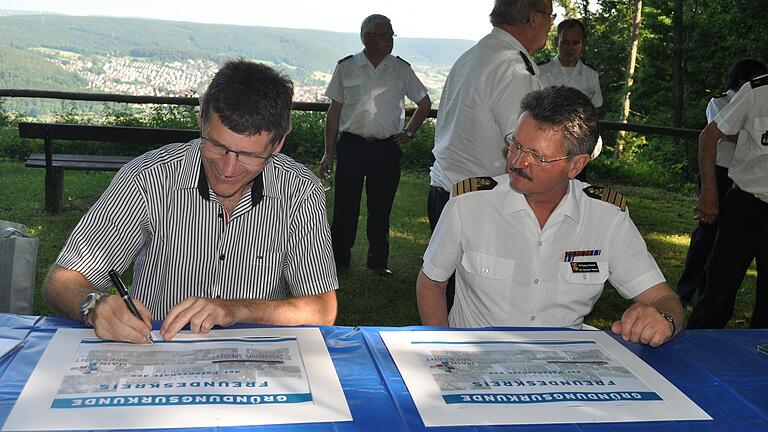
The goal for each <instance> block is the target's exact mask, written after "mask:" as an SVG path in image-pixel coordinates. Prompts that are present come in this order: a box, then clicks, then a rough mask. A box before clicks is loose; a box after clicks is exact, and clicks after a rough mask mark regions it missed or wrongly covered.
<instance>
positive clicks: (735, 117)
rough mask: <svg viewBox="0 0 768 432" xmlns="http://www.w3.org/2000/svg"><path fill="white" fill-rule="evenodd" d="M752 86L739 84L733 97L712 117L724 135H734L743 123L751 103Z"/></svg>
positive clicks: (750, 109)
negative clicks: (739, 87) (739, 86)
mask: <svg viewBox="0 0 768 432" xmlns="http://www.w3.org/2000/svg"><path fill="white" fill-rule="evenodd" d="M753 101H754V99H753V97H752V86H751V85H749V84H745V85H743V86H741V89H739V91H738V92H736V94H735V95H734V96H733V99H731V101H730V102H729V103H728V105H726V106H725V108H723V109H722V110H721V111H720V112H719V113H717V115H716V116H715V118H714V122H715V123H717V128H718V129H720V131H721V132H722V133H724V134H726V135H736V134H737V133H738V132H739V131H740V130H741V129H742V126H743V125H744V121H745V120H746V118H747V116H748V115H749V113H750V112H751V111H752V104H753Z"/></svg>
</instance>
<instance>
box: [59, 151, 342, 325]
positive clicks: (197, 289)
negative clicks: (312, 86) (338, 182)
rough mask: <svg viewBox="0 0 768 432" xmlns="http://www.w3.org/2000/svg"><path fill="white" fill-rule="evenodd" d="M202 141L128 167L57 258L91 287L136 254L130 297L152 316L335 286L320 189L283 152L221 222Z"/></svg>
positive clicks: (107, 283) (100, 285)
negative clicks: (214, 301) (188, 303)
mask: <svg viewBox="0 0 768 432" xmlns="http://www.w3.org/2000/svg"><path fill="white" fill-rule="evenodd" d="M224 216H225V215H224V207H223V206H222V205H221V204H220V203H219V202H218V200H217V198H216V194H215V193H214V192H213V191H212V190H211V189H210V186H209V185H208V182H207V179H206V177H205V172H204V170H203V167H202V162H201V158H200V140H193V141H190V142H189V143H178V144H169V145H166V146H164V147H161V148H159V149H157V150H153V151H150V152H148V153H145V154H144V155H142V156H139V157H138V158H136V159H134V160H133V161H131V162H129V163H128V164H127V165H125V166H124V167H123V168H122V169H121V170H120V171H119V172H118V173H117V175H115V178H114V179H113V180H112V183H111V184H110V185H109V187H108V188H107V190H106V191H105V192H104V194H103V195H102V196H101V198H99V199H98V201H96V203H95V204H94V205H93V207H91V209H90V210H88V212H87V213H86V214H85V215H84V216H83V218H82V219H81V220H80V222H79V223H78V224H77V226H76V227H75V229H74V231H73V232H72V234H71V235H70V237H69V240H68V241H67V244H66V245H65V246H64V249H63V250H62V252H61V254H59V257H58V258H57V260H56V264H58V265H59V266H61V267H64V268H68V269H71V270H75V271H78V272H80V273H81V274H83V276H85V278H86V279H88V280H89V281H90V282H91V283H92V284H93V285H94V286H95V287H96V288H97V289H101V290H106V289H107V288H108V287H109V286H110V280H109V276H108V275H107V271H108V270H109V269H112V268H114V269H116V270H117V271H118V272H122V271H124V270H125V269H127V268H128V266H129V265H130V264H131V262H133V261H134V259H135V265H134V273H133V287H132V289H131V291H132V296H134V297H135V298H136V299H139V300H141V302H142V303H144V305H146V306H147V308H148V309H149V310H150V311H151V312H152V316H153V318H154V319H163V318H164V317H165V314H166V313H167V312H168V310H169V309H170V308H171V307H173V306H174V305H176V304H177V303H179V302H180V301H182V300H184V299H185V298H187V297H190V296H199V297H208V298H223V299H259V300H280V299H284V298H286V296H287V291H286V288H285V286H284V284H285V283H287V285H288V287H289V288H290V292H291V294H292V295H293V296H308V295H316V294H321V293H324V292H327V291H332V290H335V289H337V288H338V279H337V277H336V269H335V267H334V265H333V255H332V252H331V237H330V231H329V228H328V221H327V218H326V214H325V193H324V192H323V189H322V188H321V187H320V185H319V182H318V180H317V179H316V178H315V177H314V176H313V175H312V174H311V173H310V172H309V171H308V170H307V169H306V168H305V167H304V166H303V165H301V164H299V163H297V162H295V161H294V160H292V159H291V158H289V157H288V156H285V155H281V154H278V155H276V156H274V157H272V158H270V159H269V161H268V162H267V164H266V166H265V168H264V171H263V172H262V173H261V174H260V175H259V176H258V177H256V178H255V179H254V181H253V186H252V187H251V189H250V190H248V191H247V192H246V193H245V194H244V195H243V197H242V198H241V199H240V201H239V202H238V204H237V206H236V207H235V208H234V210H233V211H232V213H231V214H229V215H227V217H228V220H226V222H225V219H224Z"/></svg>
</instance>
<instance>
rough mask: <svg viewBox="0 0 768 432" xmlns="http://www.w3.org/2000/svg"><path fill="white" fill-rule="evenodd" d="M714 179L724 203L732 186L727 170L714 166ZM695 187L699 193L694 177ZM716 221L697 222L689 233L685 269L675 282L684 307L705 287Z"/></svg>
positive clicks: (699, 188)
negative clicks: (697, 224)
mask: <svg viewBox="0 0 768 432" xmlns="http://www.w3.org/2000/svg"><path fill="white" fill-rule="evenodd" d="M715 178H716V180H717V193H718V195H719V198H720V202H721V203H722V202H724V201H725V195H726V194H727V193H728V190H729V189H730V188H731V186H732V185H733V180H731V179H730V178H729V177H728V169H727V168H723V167H721V166H715ZM696 187H697V190H698V191H699V193H701V179H700V178H699V177H698V176H697V177H696ZM717 225H718V223H717V220H715V222H713V223H711V224H705V223H701V222H699V226H698V227H696V229H694V230H693V232H691V243H690V245H689V246H688V255H687V256H686V257H685V267H684V268H683V274H682V275H681V276H680V280H679V281H678V282H677V295H679V296H680V301H681V302H683V304H684V305H688V304H691V303H692V300H693V296H694V295H695V294H696V291H697V290H698V291H699V296H701V295H703V291H704V289H705V287H706V280H707V278H706V272H705V270H706V265H707V260H709V255H710V254H711V253H712V246H713V245H714V244H715V235H717Z"/></svg>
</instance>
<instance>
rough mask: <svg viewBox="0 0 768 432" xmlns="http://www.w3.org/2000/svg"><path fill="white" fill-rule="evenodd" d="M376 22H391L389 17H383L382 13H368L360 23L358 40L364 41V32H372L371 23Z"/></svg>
mask: <svg viewBox="0 0 768 432" xmlns="http://www.w3.org/2000/svg"><path fill="white" fill-rule="evenodd" d="M377 22H385V23H387V24H392V23H391V21H390V20H389V18H387V17H385V16H384V15H381V14H373V15H368V16H367V17H365V19H364V20H363V23H362V24H360V41H362V42H363V43H365V40H364V38H365V34H366V33H370V32H372V31H373V25H374V24H376V23H377Z"/></svg>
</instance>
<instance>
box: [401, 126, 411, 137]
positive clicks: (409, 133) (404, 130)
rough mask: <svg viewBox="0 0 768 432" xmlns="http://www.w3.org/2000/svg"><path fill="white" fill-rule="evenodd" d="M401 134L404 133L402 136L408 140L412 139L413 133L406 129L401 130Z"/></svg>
mask: <svg viewBox="0 0 768 432" xmlns="http://www.w3.org/2000/svg"><path fill="white" fill-rule="evenodd" d="M403 133H404V134H405V135H406V136H407V137H408V138H413V132H411V131H410V130H408V128H404V129H403Z"/></svg>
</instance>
